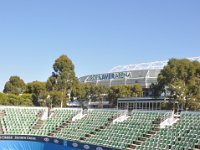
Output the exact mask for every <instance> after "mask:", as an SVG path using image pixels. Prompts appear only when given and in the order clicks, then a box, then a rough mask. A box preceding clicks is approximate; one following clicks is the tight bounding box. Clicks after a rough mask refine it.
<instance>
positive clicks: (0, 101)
mask: <svg viewBox="0 0 200 150" xmlns="http://www.w3.org/2000/svg"><path fill="white" fill-rule="evenodd" d="M0 105H9V102H8V96H7V95H6V94H4V93H0Z"/></svg>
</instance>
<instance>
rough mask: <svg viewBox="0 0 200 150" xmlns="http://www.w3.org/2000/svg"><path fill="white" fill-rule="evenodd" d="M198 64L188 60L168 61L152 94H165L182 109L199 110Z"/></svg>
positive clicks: (199, 64) (199, 84) (199, 80)
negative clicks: (180, 105) (182, 107)
mask: <svg viewBox="0 0 200 150" xmlns="http://www.w3.org/2000/svg"><path fill="white" fill-rule="evenodd" d="M199 70H200V63H199V62H196V61H190V60H188V59H170V60H169V62H168V64H167V65H166V66H165V67H164V69H163V70H162V71H161V73H160V74H159V76H158V84H157V85H154V87H153V90H155V91H154V92H155V93H154V94H155V95H156V93H162V92H165V93H166V94H167V93H168V94H167V96H168V97H169V98H170V99H172V100H177V101H178V103H180V104H182V105H183V106H184V108H185V109H186V108H189V109H191V110H198V109H200V71H199Z"/></svg>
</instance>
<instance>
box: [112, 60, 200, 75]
mask: <svg viewBox="0 0 200 150" xmlns="http://www.w3.org/2000/svg"><path fill="white" fill-rule="evenodd" d="M187 59H189V60H192V61H199V62H200V56H198V57H192V58H187ZM168 61H169V60H164V61H155V62H149V63H140V64H129V65H125V66H122V65H119V66H115V67H113V68H112V69H111V70H110V71H109V72H121V71H130V70H147V69H162V68H163V67H164V66H165V65H166V64H167V62H168Z"/></svg>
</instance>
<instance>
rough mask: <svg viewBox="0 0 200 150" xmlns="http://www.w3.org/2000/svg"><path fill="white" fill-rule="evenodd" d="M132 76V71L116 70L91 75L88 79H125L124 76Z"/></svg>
mask: <svg viewBox="0 0 200 150" xmlns="http://www.w3.org/2000/svg"><path fill="white" fill-rule="evenodd" d="M130 77H131V72H115V73H105V74H98V75H90V76H88V78H87V79H86V80H87V81H97V80H111V79H123V78H130Z"/></svg>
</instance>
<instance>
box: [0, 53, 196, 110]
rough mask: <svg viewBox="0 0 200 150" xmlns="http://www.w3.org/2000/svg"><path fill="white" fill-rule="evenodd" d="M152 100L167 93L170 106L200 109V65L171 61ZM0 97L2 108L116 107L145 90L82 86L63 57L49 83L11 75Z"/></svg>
mask: <svg viewBox="0 0 200 150" xmlns="http://www.w3.org/2000/svg"><path fill="white" fill-rule="evenodd" d="M151 91H152V96H153V97H160V96H161V95H163V94H164V96H165V97H166V98H168V99H169V101H170V102H171V103H173V102H175V101H176V102H178V104H180V105H182V106H183V108H184V109H187V108H189V109H192V110H199V109H200V63H199V62H198V61H190V60H188V59H170V60H169V62H168V64H167V65H166V66H165V67H164V68H163V70H162V71H161V73H160V74H159V76H158V82H157V84H153V85H151ZM3 92H4V93H1V95H0V104H3V105H7V104H8V105H9V104H10V105H35V106H49V107H55V106H61V107H63V106H66V101H67V100H70V99H71V100H73V99H74V98H77V99H78V100H91V101H103V100H109V101H111V103H112V104H113V105H116V100H117V98H119V97H139V96H142V94H143V91H142V88H141V86H140V85H139V84H135V85H132V86H125V85H115V86H111V87H108V86H103V85H93V84H80V83H79V81H78V79H77V78H76V75H75V72H74V65H73V63H72V61H71V60H70V59H69V58H68V57H67V56H66V55H62V56H60V57H59V58H58V59H56V60H55V63H54V64H53V72H52V74H51V76H50V77H49V78H48V80H47V81H46V82H40V81H33V82H31V83H27V84H26V83H24V81H23V80H22V79H21V78H20V77H18V76H11V77H10V79H9V81H8V82H7V83H6V84H5V87H4V90H3Z"/></svg>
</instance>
